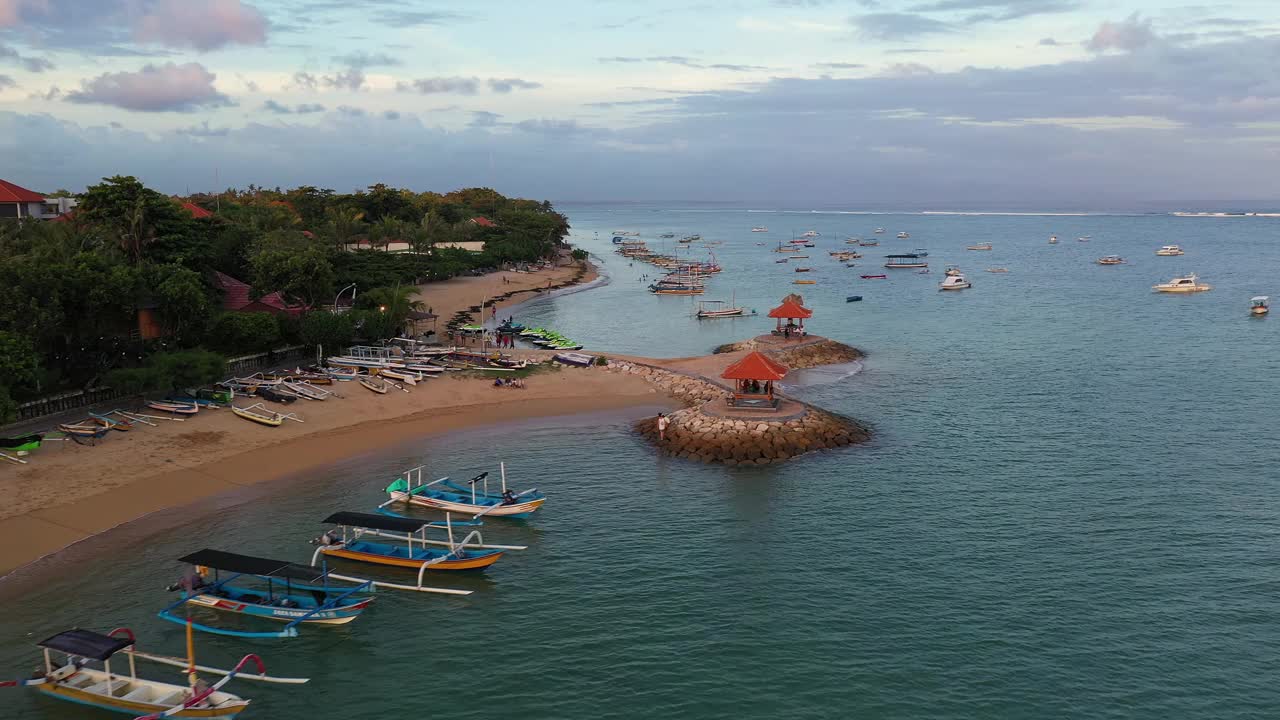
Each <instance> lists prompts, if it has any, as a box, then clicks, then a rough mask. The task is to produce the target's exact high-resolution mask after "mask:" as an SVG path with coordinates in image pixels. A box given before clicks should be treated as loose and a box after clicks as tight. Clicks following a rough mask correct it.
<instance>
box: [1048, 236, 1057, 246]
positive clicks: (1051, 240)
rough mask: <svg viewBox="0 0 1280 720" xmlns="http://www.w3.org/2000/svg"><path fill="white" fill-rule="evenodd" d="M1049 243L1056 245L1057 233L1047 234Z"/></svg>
mask: <svg viewBox="0 0 1280 720" xmlns="http://www.w3.org/2000/svg"><path fill="white" fill-rule="evenodd" d="M1049 244H1050V245H1057V244H1058V236H1057V235H1050V236H1049Z"/></svg>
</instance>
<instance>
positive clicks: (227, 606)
mask: <svg viewBox="0 0 1280 720" xmlns="http://www.w3.org/2000/svg"><path fill="white" fill-rule="evenodd" d="M178 561H179V562H182V563H186V564H188V565H191V566H193V568H194V569H193V571H192V572H191V573H190V574H188V575H187V576H186V577H184V578H183V580H182V581H181V582H179V583H176V584H174V585H170V586H169V587H168V590H169V591H170V592H173V591H181V592H182V597H180V598H178V599H177V600H176V601H174V602H173V603H171V604H169V605H167V606H165V607H164V608H163V609H162V610H160V612H159V613H157V616H158V617H159V618H160V619H162V620H168V621H169V622H174V623H178V624H179V625H186V624H188V623H189V624H190V626H191V627H192V628H193V629H196V630H200V631H201V632H207V633H211V634H214V635H227V636H230V637H244V638H288V637H297V636H298V628H299V626H302V625H346V624H347V623H349V622H351V621H353V620H355V619H356V618H358V617H359V616H360V615H361V614H362V613H363V612H364V611H365V610H366V609H367V608H368V607H369V605H370V604H371V603H372V602H373V598H372V597H368V594H369V593H371V592H373V585H372V583H371V582H369V581H362V582H358V583H357V584H356V585H355V586H353V587H347V586H333V585H330V582H329V581H330V577H329V571H328V570H327V569H326V568H320V567H312V566H307V565H300V564H295V563H290V562H286V561H283V560H271V559H268V558H261V557H254V556H251V555H240V554H237V553H231V552H223V551H221V550H211V549H208V548H206V549H204V550H198V551H196V552H193V553H191V554H189V555H185V556H183V557H181V558H178ZM210 571H212V573H213V577H212V578H208V577H207V576H208V574H209V572H210ZM222 573H227V574H228V575H227V576H226V577H223V576H222ZM183 605H190V606H191V607H203V608H209V609H211V610H219V611H222V612H229V613H235V614H239V615H247V616H250V617H255V618H261V619H264V620H274V621H277V622H283V623H285V625H284V627H283V628H281V629H279V630H270V631H252V630H235V629H229V628H220V627H216V626H213V625H207V624H204V623H197V622H194V621H192V620H191V618H190V617H189V616H187V617H179V616H177V615H175V614H174V611H175V610H176V609H178V608H180V607H182V606H183Z"/></svg>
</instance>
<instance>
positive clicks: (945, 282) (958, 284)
mask: <svg viewBox="0 0 1280 720" xmlns="http://www.w3.org/2000/svg"><path fill="white" fill-rule="evenodd" d="M971 287H973V283H971V282H969V281H968V280H966V279H965V277H964V275H962V274H960V273H956V274H955V275H947V276H946V277H944V278H943V279H942V284H940V285H938V289H939V290H965V289H968V288H971Z"/></svg>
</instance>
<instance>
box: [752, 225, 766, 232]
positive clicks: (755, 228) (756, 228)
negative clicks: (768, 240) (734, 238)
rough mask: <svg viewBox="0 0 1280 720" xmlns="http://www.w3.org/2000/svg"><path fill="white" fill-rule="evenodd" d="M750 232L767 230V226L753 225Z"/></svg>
mask: <svg viewBox="0 0 1280 720" xmlns="http://www.w3.org/2000/svg"><path fill="white" fill-rule="evenodd" d="M751 232H769V228H767V227H765V226H763V225H757V226H755V227H753V228H751Z"/></svg>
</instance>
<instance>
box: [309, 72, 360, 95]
mask: <svg viewBox="0 0 1280 720" xmlns="http://www.w3.org/2000/svg"><path fill="white" fill-rule="evenodd" d="M364 80H365V76H364V71H363V70H361V69H360V68H356V67H350V68H347V69H346V70H341V71H339V72H336V73H334V74H332V75H325V76H323V77H321V78H320V83H321V84H323V85H324V86H325V87H331V88H335V89H338V90H351V91H352V92H354V91H356V90H359V89H360V88H361V87H363V86H364Z"/></svg>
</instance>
